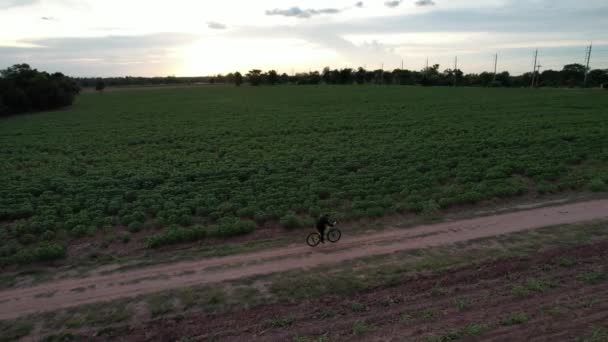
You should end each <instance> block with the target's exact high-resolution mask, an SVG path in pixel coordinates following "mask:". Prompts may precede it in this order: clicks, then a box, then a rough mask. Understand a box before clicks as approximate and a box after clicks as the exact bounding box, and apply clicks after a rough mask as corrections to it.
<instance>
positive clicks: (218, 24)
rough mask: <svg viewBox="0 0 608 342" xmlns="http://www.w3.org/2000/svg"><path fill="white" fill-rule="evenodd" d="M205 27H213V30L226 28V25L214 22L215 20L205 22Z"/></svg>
mask: <svg viewBox="0 0 608 342" xmlns="http://www.w3.org/2000/svg"><path fill="white" fill-rule="evenodd" d="M207 27H208V28H210V29H213V30H225V29H226V25H224V24H222V23H218V22H215V21H209V22H207Z"/></svg>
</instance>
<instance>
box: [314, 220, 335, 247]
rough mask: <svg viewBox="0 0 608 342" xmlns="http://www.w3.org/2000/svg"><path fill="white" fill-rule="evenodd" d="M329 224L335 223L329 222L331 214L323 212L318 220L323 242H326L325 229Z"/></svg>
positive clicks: (318, 228) (331, 225)
mask: <svg viewBox="0 0 608 342" xmlns="http://www.w3.org/2000/svg"><path fill="white" fill-rule="evenodd" d="M327 226H330V227H333V226H334V224H333V223H331V222H329V215H327V214H323V215H321V217H319V219H318V220H317V230H318V231H319V235H321V242H322V243H325V230H326V229H327Z"/></svg>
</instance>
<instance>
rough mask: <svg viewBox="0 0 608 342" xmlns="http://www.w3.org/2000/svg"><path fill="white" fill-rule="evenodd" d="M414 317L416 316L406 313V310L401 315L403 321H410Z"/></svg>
mask: <svg viewBox="0 0 608 342" xmlns="http://www.w3.org/2000/svg"><path fill="white" fill-rule="evenodd" d="M413 318H414V317H413V316H412V315H411V314H409V313H406V312H404V313H402V314H401V315H400V316H399V320H400V321H401V322H409V321H411V320H412V319H413Z"/></svg>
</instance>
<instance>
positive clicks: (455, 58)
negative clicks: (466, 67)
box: [454, 56, 458, 87]
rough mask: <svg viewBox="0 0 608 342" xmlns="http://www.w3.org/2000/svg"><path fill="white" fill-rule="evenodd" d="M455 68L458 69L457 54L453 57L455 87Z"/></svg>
mask: <svg viewBox="0 0 608 342" xmlns="http://www.w3.org/2000/svg"><path fill="white" fill-rule="evenodd" d="M456 70H458V56H456V57H454V87H456Z"/></svg>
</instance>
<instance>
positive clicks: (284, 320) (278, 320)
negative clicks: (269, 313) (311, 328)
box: [264, 316, 296, 329]
mask: <svg viewBox="0 0 608 342" xmlns="http://www.w3.org/2000/svg"><path fill="white" fill-rule="evenodd" d="M295 321H296V319H295V318H294V317H293V316H287V317H275V318H272V319H269V320H266V321H265V322H264V327H265V328H275V329H278V328H286V327H289V326H291V325H292V324H293V323H294V322H295Z"/></svg>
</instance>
